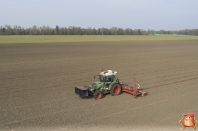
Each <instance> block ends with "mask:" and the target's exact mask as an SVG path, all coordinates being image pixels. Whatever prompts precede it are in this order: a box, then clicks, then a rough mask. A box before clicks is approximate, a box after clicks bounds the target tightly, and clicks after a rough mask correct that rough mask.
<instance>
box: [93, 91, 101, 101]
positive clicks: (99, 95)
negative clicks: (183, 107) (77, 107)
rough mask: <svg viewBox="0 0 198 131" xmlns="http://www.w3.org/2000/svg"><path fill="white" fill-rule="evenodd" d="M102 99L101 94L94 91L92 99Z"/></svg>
mask: <svg viewBox="0 0 198 131" xmlns="http://www.w3.org/2000/svg"><path fill="white" fill-rule="evenodd" d="M102 97H103V93H102V92H101V91H96V92H95V93H94V98H95V99H96V100H97V99H101V98H102Z"/></svg>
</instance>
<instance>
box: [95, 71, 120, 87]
mask: <svg viewBox="0 0 198 131" xmlns="http://www.w3.org/2000/svg"><path fill="white" fill-rule="evenodd" d="M116 74H117V72H116V71H112V70H106V71H102V72H100V75H98V76H99V80H100V82H102V83H104V84H105V86H106V87H109V85H111V84H112V83H115V82H116V80H117V79H116V77H115V75H116Z"/></svg>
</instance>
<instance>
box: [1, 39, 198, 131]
mask: <svg viewBox="0 0 198 131" xmlns="http://www.w3.org/2000/svg"><path fill="white" fill-rule="evenodd" d="M101 69H105V70H106V69H111V70H116V71H117V72H118V74H117V77H118V78H119V79H120V80H122V81H124V82H125V83H127V84H129V85H132V84H133V81H132V79H133V78H134V77H136V78H137V83H139V84H140V85H141V87H142V88H144V89H145V91H147V92H148V93H149V95H148V96H145V97H139V98H137V99H135V98H134V97H133V96H131V95H129V94H125V93H123V94H121V95H119V96H111V95H106V97H104V98H103V99H101V100H95V99H93V98H89V99H81V98H79V97H78V96H77V95H76V94H75V93H74V87H75V86H79V85H88V84H89V83H91V82H94V81H95V80H94V79H93V76H94V75H96V74H99V73H100V71H101ZM197 94H198V42H197V41H149V42H148V41H147V42H108V43H104V42H101V43H99V42H98V43H52V44H49V43H48V44H7V45H6V44H4V45H0V116H1V117H0V130H2V131H4V130H5V131H7V130H14V131H21V130H27V131H32V130H42V131H45V130H46V131H48V130H50V131H54V130H55V131H67V130H82V131H92V130H97V131H100V130H133V129H136V130H144V129H145V130H155V129H156V130H166V129H167V130H168V129H176V130H179V129H180V128H181V127H182V126H181V125H180V124H179V120H180V119H181V118H182V114H184V113H188V112H192V113H195V118H196V115H197V116H198V95H197ZM197 118H198V117H197Z"/></svg>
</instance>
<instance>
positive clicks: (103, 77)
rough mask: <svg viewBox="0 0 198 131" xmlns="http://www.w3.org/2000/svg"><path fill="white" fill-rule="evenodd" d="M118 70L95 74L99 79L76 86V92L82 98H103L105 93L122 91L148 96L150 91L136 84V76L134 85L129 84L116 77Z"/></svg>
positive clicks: (118, 93) (116, 93) (113, 94)
mask: <svg viewBox="0 0 198 131" xmlns="http://www.w3.org/2000/svg"><path fill="white" fill-rule="evenodd" d="M116 74H117V72H116V71H112V70H106V71H102V72H100V74H99V75H95V76H94V79H95V78H96V77H98V78H99V81H97V82H94V83H91V84H90V85H88V86H77V87H75V93H76V94H77V95H79V96H80V97H81V98H84V97H88V96H93V97H94V98H95V99H101V98H102V97H103V95H105V94H109V93H110V94H111V95H112V96H116V95H120V94H121V93H122V92H125V93H129V94H131V95H133V96H134V97H138V96H146V95H147V94H148V93H147V92H145V91H143V90H142V89H140V85H139V84H136V79H135V78H134V86H128V85H127V84H124V83H123V82H122V81H119V79H117V78H116Z"/></svg>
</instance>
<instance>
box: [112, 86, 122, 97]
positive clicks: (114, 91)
mask: <svg viewBox="0 0 198 131" xmlns="http://www.w3.org/2000/svg"><path fill="white" fill-rule="evenodd" d="M121 92H122V87H121V86H120V84H114V85H113V86H112V87H111V90H110V93H111V95H112V96H116V95H120V94H121Z"/></svg>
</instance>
